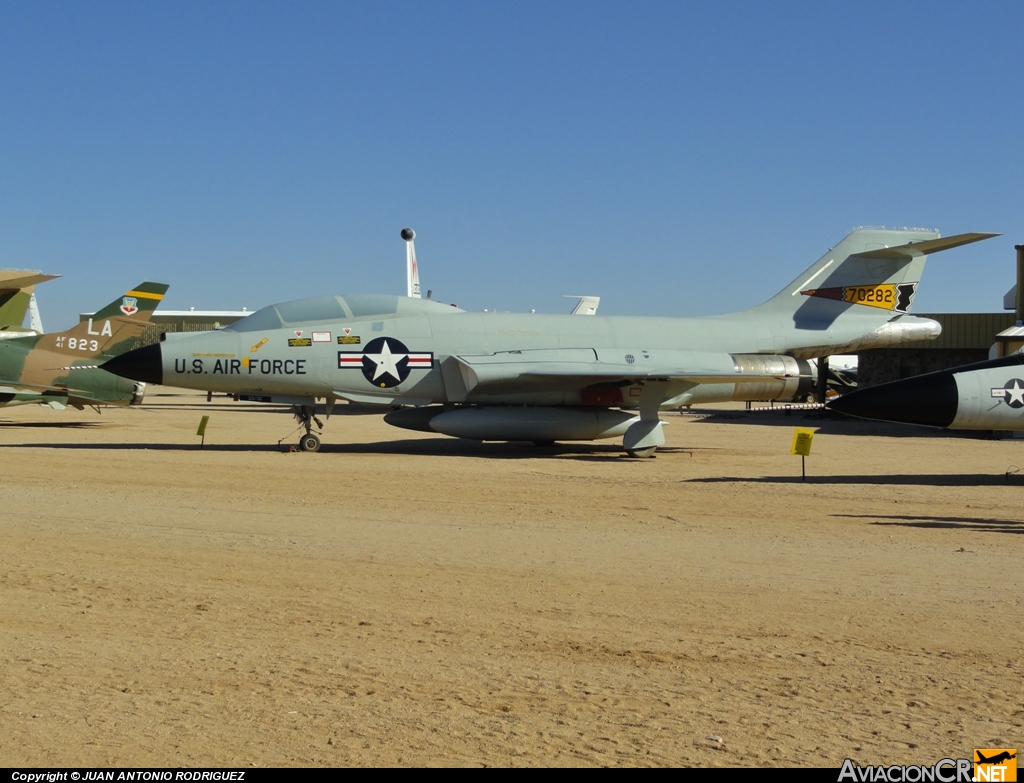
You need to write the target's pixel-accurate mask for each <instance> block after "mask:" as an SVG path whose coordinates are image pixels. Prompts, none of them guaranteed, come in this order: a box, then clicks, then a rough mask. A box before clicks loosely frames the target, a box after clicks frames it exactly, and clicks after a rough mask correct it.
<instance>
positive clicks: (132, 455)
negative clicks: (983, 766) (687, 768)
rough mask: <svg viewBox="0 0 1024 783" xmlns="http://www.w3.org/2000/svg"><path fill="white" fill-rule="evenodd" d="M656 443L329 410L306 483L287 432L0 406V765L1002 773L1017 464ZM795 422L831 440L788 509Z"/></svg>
mask: <svg viewBox="0 0 1024 783" xmlns="http://www.w3.org/2000/svg"><path fill="white" fill-rule="evenodd" d="M719 410H721V409H719ZM709 411H710V409H709ZM203 413H209V414H210V416H211V419H210V424H209V429H208V432H207V438H206V447H205V449H203V450H200V448H199V438H198V437H197V436H196V435H195V430H196V427H197V425H198V423H199V418H200V416H201V415H202V414H203ZM665 418H666V419H667V420H668V421H669V422H670V426H669V427H668V428H667V430H666V435H667V438H668V447H667V448H665V449H663V450H662V451H660V452H659V454H658V456H657V457H656V458H655V459H653V460H631V459H628V458H626V457H624V456H623V455H622V454H621V453H620V451H619V448H618V446H617V444H615V443H612V442H608V443H594V444H572V445H569V446H565V447H556V448H551V449H543V448H537V447H534V446H527V445H516V444H477V443H472V442H465V441H457V440H453V439H449V438H445V437H443V436H431V435H425V434H423V435H420V434H417V433H411V432H408V431H404V430H398V429H394V428H392V427H389V426H388V425H386V424H384V423H383V421H382V420H381V418H380V416H378V415H357V414H355V413H351V412H349V409H347V408H346V409H345V410H341V411H340V413H336V415H335V416H333V417H332V418H331V419H330V421H329V422H328V423H327V428H326V431H325V434H324V447H323V450H322V451H321V452H320V453H319V454H302V453H290V454H289V453H282V451H281V450H280V449H279V448H278V447H277V441H278V439H279V438H282V437H285V436H289V433H290V431H291V429H292V427H293V424H294V423H293V422H292V420H291V418H290V417H289V416H286V415H283V414H281V413H278V412H273V411H272V410H270V409H268V408H267V407H266V406H263V407H260V406H258V405H245V404H240V403H232V402H230V401H228V400H225V399H224V398H219V399H215V400H214V401H213V402H212V403H207V402H206V401H205V397H204V396H202V395H199V396H196V395H190V394H188V393H184V394H179V393H175V392H173V391H172V390H168V389H159V388H158V389H156V390H153V391H151V392H150V395H149V396H148V398H147V404H146V405H145V406H144V407H143V408H141V409H106V410H104V411H103V413H102V415H98V414H97V413H96V412H94V411H84V412H78V411H73V410H68V411H63V412H59V411H52V410H49V409H44V408H40V407H38V406H23V407H20V408H7V409H0V454H2V456H3V472H2V474H0V542H2V546H0V631H2V632H0V724H2V726H3V730H2V731H0V766H25V765H38V766H45V765H83V766H85V765H87V766H94V765H97V766H104V765H155V766H167V765H175V766H177V765H184V766H189V765H231V766H234V765H246V766H248V765H329V766H341V765H499V766H539V765H556V766H557V765H628V766H634V765H651V766H663V765H702V766H704V765H730V766H732V765H799V766H822V765H830V766H836V767H838V766H839V765H840V764H841V763H842V761H843V759H844V758H846V757H851V758H853V759H854V760H855V761H856V762H858V763H863V764H869V763H870V764H896V763H908V764H911V763H912V764H928V765H930V764H932V763H934V762H935V761H937V760H938V759H940V758H943V757H946V756H949V757H953V758H956V757H958V756H960V757H966V756H967V755H969V754H970V753H971V749H972V748H974V747H989V748H997V747H1019V746H1020V745H1022V744H1024V742H1022V731H1021V729H1022V726H1024V706H1022V698H1021V694H1022V692H1024V689H1022V676H1021V675H1022V664H1024V653H1022V641H1024V633H1022V627H1024V623H1022V620H1024V590H1022V577H1021V573H1022V572H1021V562H1022V557H1021V556H1022V554H1024V536H1022V535H1021V534H1022V533H1024V522H1022V511H1021V508H1022V503H1021V498H1022V497H1024V471H1022V472H1021V473H1019V474H1018V473H1015V472H1014V471H1016V466H1022V467H1024V441H1021V440H986V439H980V438H975V437H964V436H962V435H956V434H947V433H931V432H929V431H925V430H917V429H910V428H896V427H887V426H884V425H875V424H869V423H864V422H852V421H830V420H825V419H813V418H810V417H803V416H801V415H793V416H787V415H784V414H781V413H761V414H745V413H744V412H743V411H742V410H739V409H736V410H729V411H726V412H725V413H720V414H719V415H715V416H710V417H705V416H680V415H677V414H668V415H666V417H665ZM795 426H812V427H816V428H819V429H818V433H817V434H816V436H815V439H814V443H813V451H812V455H811V457H810V458H809V459H808V462H807V471H808V478H807V481H806V482H803V481H801V480H800V458H799V457H794V456H791V455H790V453H789V447H790V443H791V440H792V436H793V428H794V427H795ZM295 439H297V436H296V438H295ZM289 440H292V438H291V437H290V436H289ZM1008 471H1010V473H1009V474H1008V473H1007V472H1008Z"/></svg>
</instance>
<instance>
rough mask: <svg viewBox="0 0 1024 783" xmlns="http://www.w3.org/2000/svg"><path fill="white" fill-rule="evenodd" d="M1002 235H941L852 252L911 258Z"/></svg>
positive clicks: (855, 254) (874, 256) (864, 255)
mask: <svg viewBox="0 0 1024 783" xmlns="http://www.w3.org/2000/svg"><path fill="white" fill-rule="evenodd" d="M998 236H1002V234H983V233H977V232H975V233H970V234H955V235H954V236H951V237H939V238H938V239H924V240H922V241H920V242H908V243H907V244H905V245H896V246H895V247H880V248H877V249H875V250H865V251H864V252H863V253H851V254H850V255H851V256H854V257H856V258H892V259H895V260H900V259H906V260H908V261H909V260H910V259H911V258H914V257H915V256H926V255H928V254H930V253H938V252H940V251H942V250H951V249H952V248H954V247H962V246H963V245H969V244H971V243H972V242H980V241H981V240H983V239H991V238H992V237H998Z"/></svg>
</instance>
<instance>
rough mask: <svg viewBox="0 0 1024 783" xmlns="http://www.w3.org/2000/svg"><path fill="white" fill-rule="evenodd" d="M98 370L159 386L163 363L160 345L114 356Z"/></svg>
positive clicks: (162, 380)
mask: <svg viewBox="0 0 1024 783" xmlns="http://www.w3.org/2000/svg"><path fill="white" fill-rule="evenodd" d="M100 369H101V370H106V371H107V372H112V373H114V375H120V376H121V377H122V378H129V379H131V380H133V381H142V382H143V383H156V384H161V383H163V382H164V363H163V356H162V354H161V353H160V343H154V344H153V345H147V346H145V347H143V348H136V349H135V350H134V351H128V352H127V353H123V354H121V355H120V356H115V357H114V358H113V359H111V360H110V361H109V362H107V363H106V364H102V365H100Z"/></svg>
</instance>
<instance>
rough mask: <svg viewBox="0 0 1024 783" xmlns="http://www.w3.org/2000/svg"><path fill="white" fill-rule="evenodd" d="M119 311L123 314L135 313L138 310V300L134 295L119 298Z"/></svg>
mask: <svg viewBox="0 0 1024 783" xmlns="http://www.w3.org/2000/svg"><path fill="white" fill-rule="evenodd" d="M121 312H122V313H124V314H125V315H135V313H137V312H139V300H138V299H136V298H135V297H134V296H126V297H124V298H122V299H121Z"/></svg>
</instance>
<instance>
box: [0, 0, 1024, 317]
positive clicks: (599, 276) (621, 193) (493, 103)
mask: <svg viewBox="0 0 1024 783" xmlns="http://www.w3.org/2000/svg"><path fill="white" fill-rule="evenodd" d="M1021 29H1024V5H1022V4H1020V3H1016V2H1005V3H995V2H972V3H966V2H965V3H944V2H928V3H924V2H921V3H899V2H857V3H853V2H850V3H792V2H791V3H787V2H772V3H755V2H735V3H734V2H708V3H684V2H670V3H666V2H631V3H625V2H622V3H609V2H600V1H598V0H593V1H591V2H516V3H504V4H499V3H480V2H475V3H474V2H464V3H463V2H441V1H437V2H386V1H380V2H360V3H344V2H329V3H320V2H304V3H303V2H298V3H281V2H276V3H260V2H253V1H252V0H247V1H246V2H218V3H197V2H188V3H184V2H177V3H132V2H113V3H111V2H89V3H69V2H61V3H54V2H46V1H45V0H42V1H39V2H31V3H25V2H12V1H11V0H0V267H15V268H38V269H42V270H44V271H47V272H52V273H60V274H63V275H64V277H63V278H62V279H60V280H56V281H53V282H51V283H47V284H46V285H45V286H41V287H40V289H39V292H38V293H39V298H40V303H41V307H42V310H43V317H44V321H45V323H46V326H47V328H48V329H58V328H64V327H66V326H69V325H70V324H71V323H72V322H73V321H75V320H76V319H77V315H76V314H77V313H78V312H81V311H85V310H94V309H96V308H97V307H100V306H101V305H103V304H105V303H106V302H108V301H110V300H111V299H112V298H114V296H115V295H117V294H119V293H120V292H121V291H123V290H124V289H125V288H127V287H129V286H131V285H134V284H135V283H137V282H140V281H141V280H143V279H155V280H163V281H166V282H169V283H170V284H171V289H170V292H169V293H168V297H167V299H166V300H165V307H167V308H175V309H177V308H187V307H190V306H193V307H196V308H200V309H217V308H222V309H235V308H240V307H243V306H245V307H248V308H249V309H255V308H257V307H261V306H263V305H265V304H269V303H271V302H274V301H280V300H282V299H291V298H297V297H302V296H310V295H316V294H320V293H326V292H331V293H346V292H347V293H355V292H373V293H403V292H404V287H405V279H404V252H405V251H404V243H403V242H402V240H401V239H400V238H399V231H400V229H401V228H402V227H403V226H411V227H413V228H414V229H415V230H416V232H417V252H418V256H419V260H420V266H421V276H422V282H423V285H424V288H431V289H433V290H434V292H435V297H436V298H438V299H441V300H443V301H449V302H457V303H458V304H460V305H461V306H463V307H466V308H468V309H483V308H496V309H500V310H512V311H525V310H529V309H534V308H535V309H537V310H539V311H543V312H558V311H566V310H567V309H568V303H567V302H566V301H565V300H563V299H562V298H561V295H562V294H576V293H580V294H583V293H586V294H597V295H600V296H601V297H602V303H601V312H602V313H604V314H645V313H650V314H657V315H701V314H713V313H720V312H728V311H731V310H735V309H741V308H743V307H747V306H751V305H753V304H756V303H758V302H759V301H762V300H764V299H766V298H768V297H769V296H770V295H772V294H774V293H775V292H776V291H777V290H779V289H780V288H781V287H782V286H783V285H784V284H786V283H787V282H788V281H789V280H791V279H792V278H794V277H796V276H797V275H798V274H799V272H801V271H802V270H803V269H805V268H806V267H807V266H809V265H810V264H811V263H812V262H813V261H814V260H815V259H817V258H818V257H819V256H820V255H821V254H822V253H824V252H825V251H826V250H827V249H828V247H829V246H831V245H834V244H835V243H836V242H838V241H839V240H840V239H841V238H842V237H843V236H844V235H845V234H846V233H847V231H849V229H851V228H852V227H854V226H857V225H890V226H892V225H898V226H905V225H909V226H925V227H934V228H939V229H940V230H941V231H942V232H943V233H944V234H953V233H960V232H964V231H999V232H1002V233H1003V234H1004V236H1003V237H1000V238H998V239H994V240H990V241H988V242H984V243H981V244H978V245H974V246H971V247H967V248H963V249H959V250H954V251H949V252H947V253H944V254H940V255H937V256H934V257H933V258H932V259H931V261H930V262H929V269H928V272H927V274H926V275H925V278H924V282H923V284H922V286H921V289H920V291H919V293H918V298H917V300H916V301H915V311H917V312H928V311H931V312H935V311H971V310H995V309H999V307H1000V305H1001V300H1002V295H1003V293H1004V292H1005V291H1006V289H1007V288H1009V286H1010V285H1012V283H1013V281H1014V274H1015V271H1014V250H1013V245H1014V244H1015V243H1022V242H1024V209H1022V199H1021V194H1020V189H1021V184H1022V183H1024V143H1022V142H1024V121H1022V120H1024V116H1022V115H1024V100H1022V97H1024V96H1022V92H1024V48H1022V47H1021V46H1020V40H1019V39H1020V30H1021Z"/></svg>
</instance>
